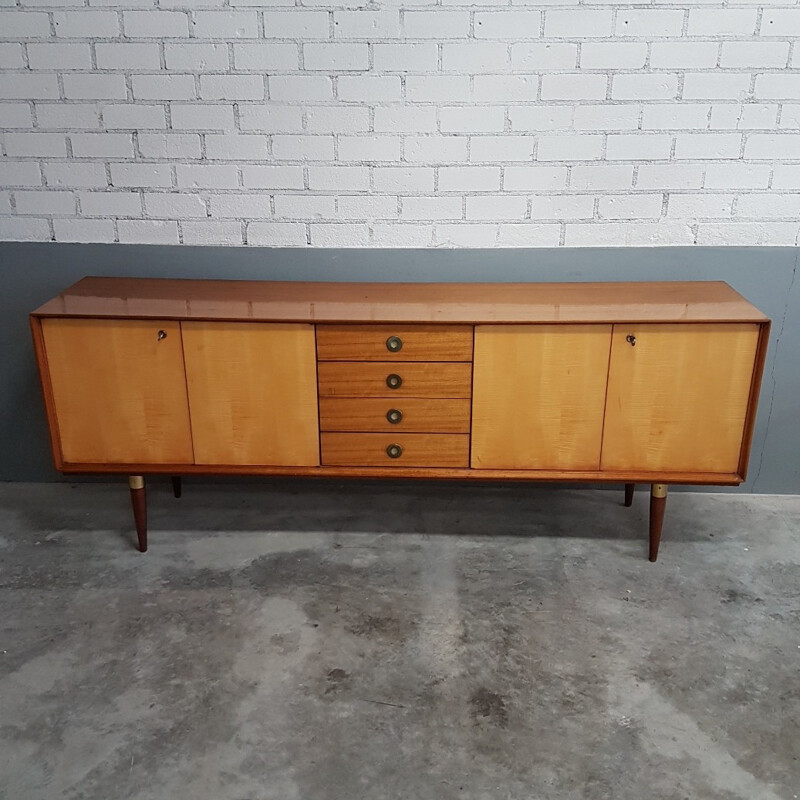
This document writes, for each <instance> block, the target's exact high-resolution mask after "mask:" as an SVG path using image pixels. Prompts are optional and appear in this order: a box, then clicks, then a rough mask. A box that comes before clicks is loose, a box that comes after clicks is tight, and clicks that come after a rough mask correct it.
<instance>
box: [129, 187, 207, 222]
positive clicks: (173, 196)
mask: <svg viewBox="0 0 800 800" xmlns="http://www.w3.org/2000/svg"><path fill="white" fill-rule="evenodd" d="M144 210H145V215H146V216H148V217H158V218H161V219H192V218H198V217H199V218H201V219H205V218H206V216H207V212H206V203H205V200H204V199H203V198H202V197H201V196H200V195H199V194H185V193H181V192H145V194H144Z"/></svg>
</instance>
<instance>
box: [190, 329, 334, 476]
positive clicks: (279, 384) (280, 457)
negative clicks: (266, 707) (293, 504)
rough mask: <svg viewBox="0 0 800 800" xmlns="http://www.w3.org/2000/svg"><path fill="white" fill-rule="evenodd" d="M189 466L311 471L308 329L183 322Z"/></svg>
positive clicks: (313, 419)
mask: <svg viewBox="0 0 800 800" xmlns="http://www.w3.org/2000/svg"><path fill="white" fill-rule="evenodd" d="M181 327H182V330H183V348H184V357H185V359H186V382H187V385H188V387H189V408H190V411H191V415H192V437H193V439H194V456H195V463H197V464H263V465H270V466H316V465H318V464H319V423H318V420H317V366H316V355H315V347H314V328H313V326H311V325H291V324H289V325H284V324H270V323H250V322H243V323H234V322H232V323H226V322H184V323H182V326H181Z"/></svg>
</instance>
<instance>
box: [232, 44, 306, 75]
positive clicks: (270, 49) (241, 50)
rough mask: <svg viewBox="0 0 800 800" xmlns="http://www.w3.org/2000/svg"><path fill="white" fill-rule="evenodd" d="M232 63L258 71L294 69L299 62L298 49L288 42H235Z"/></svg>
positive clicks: (242, 68) (240, 68)
mask: <svg viewBox="0 0 800 800" xmlns="http://www.w3.org/2000/svg"><path fill="white" fill-rule="evenodd" d="M233 63H234V64H235V65H236V69H239V70H252V71H254V72H258V73H262V72H264V71H265V70H296V69H298V67H299V64H300V51H299V49H298V47H297V45H296V44H293V43H289V42H241V43H240V42H237V43H236V44H234V45H233ZM306 67H308V65H307V64H306ZM226 69H227V67H226Z"/></svg>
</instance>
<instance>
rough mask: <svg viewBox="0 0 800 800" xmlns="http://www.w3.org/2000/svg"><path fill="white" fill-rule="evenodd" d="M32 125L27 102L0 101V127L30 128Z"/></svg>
mask: <svg viewBox="0 0 800 800" xmlns="http://www.w3.org/2000/svg"><path fill="white" fill-rule="evenodd" d="M32 126H33V122H32V118H31V107H30V105H29V104H28V103H0V128H30V127H32Z"/></svg>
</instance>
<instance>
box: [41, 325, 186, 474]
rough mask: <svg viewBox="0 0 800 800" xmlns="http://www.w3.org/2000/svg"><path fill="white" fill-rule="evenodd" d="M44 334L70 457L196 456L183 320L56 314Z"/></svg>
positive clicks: (161, 460) (152, 460)
mask: <svg viewBox="0 0 800 800" xmlns="http://www.w3.org/2000/svg"><path fill="white" fill-rule="evenodd" d="M159 332H162V334H165V335H161V336H160V335H159ZM42 334H43V339H44V346H45V351H46V355H47V366H48V372H49V376H50V385H51V387H52V393H53V406H54V408H55V416H56V419H57V424H58V432H59V438H60V444H61V451H62V455H63V459H64V462H66V463H70V464H83V463H88V464H93V463H104V462H108V463H131V464H134V463H138V464H182V463H186V464H190V463H191V462H192V442H191V435H190V432H189V410H188V404H187V400H186V384H185V381H184V374H183V355H182V352H181V339H180V326H179V324H178V323H177V322H172V321H165V320H152V321H140V320H100V319H56V318H54V319H44V320H42Z"/></svg>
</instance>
